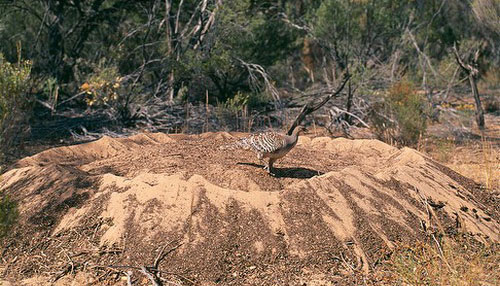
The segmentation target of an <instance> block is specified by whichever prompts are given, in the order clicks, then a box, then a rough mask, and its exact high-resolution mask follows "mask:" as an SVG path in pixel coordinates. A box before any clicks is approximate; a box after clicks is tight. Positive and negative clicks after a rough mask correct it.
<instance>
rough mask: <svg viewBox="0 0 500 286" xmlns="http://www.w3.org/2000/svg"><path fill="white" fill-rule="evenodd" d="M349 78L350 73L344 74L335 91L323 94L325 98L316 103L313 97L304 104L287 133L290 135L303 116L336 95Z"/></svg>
mask: <svg viewBox="0 0 500 286" xmlns="http://www.w3.org/2000/svg"><path fill="white" fill-rule="evenodd" d="M349 79H351V75H350V74H346V75H345V76H344V80H343V81H342V83H341V84H340V86H339V87H338V88H337V90H336V91H335V92H332V93H330V94H329V95H327V96H325V98H323V100H321V101H320V102H318V103H316V100H315V99H313V100H311V101H309V102H308V103H307V104H306V105H304V107H302V110H301V111H300V113H299V115H297V117H296V118H295V121H294V122H293V124H292V126H290V129H288V132H287V134H288V135H291V134H292V132H293V129H295V127H297V126H299V125H300V123H301V122H302V121H303V120H304V118H306V115H308V114H311V113H313V112H314V111H316V110H318V109H320V108H321V107H322V106H323V105H325V104H326V103H327V102H328V101H329V100H330V99H331V98H332V97H334V96H337V95H338V94H340V92H341V91H342V90H343V89H344V86H345V85H346V83H347V82H348V81H349Z"/></svg>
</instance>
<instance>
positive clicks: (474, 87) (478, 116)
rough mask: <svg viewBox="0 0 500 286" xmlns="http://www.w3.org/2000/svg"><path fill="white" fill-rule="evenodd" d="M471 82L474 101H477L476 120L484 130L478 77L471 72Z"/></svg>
mask: <svg viewBox="0 0 500 286" xmlns="http://www.w3.org/2000/svg"><path fill="white" fill-rule="evenodd" d="M468 76H469V82H470V87H471V89H472V94H473V95H474V101H475V102H476V122H477V126H478V127H479V129H481V130H484V112H483V107H482V106H481V98H480V97H479V92H478V90H477V84H476V78H475V77H474V75H473V74H472V73H469V75H468Z"/></svg>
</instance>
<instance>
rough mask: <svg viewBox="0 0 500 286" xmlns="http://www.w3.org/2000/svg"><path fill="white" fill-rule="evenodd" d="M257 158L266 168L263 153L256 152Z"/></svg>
mask: <svg viewBox="0 0 500 286" xmlns="http://www.w3.org/2000/svg"><path fill="white" fill-rule="evenodd" d="M257 159H259V162H260V163H261V164H262V165H264V170H267V166H266V162H264V155H263V154H262V153H257Z"/></svg>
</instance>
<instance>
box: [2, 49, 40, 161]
mask: <svg viewBox="0 0 500 286" xmlns="http://www.w3.org/2000/svg"><path fill="white" fill-rule="evenodd" d="M30 72H31V63H30V62H29V61H19V62H18V63H16V64H12V63H9V62H7V61H6V60H5V59H4V57H3V55H2V54H0V162H2V161H3V160H4V159H5V158H4V155H5V153H6V152H7V151H8V150H9V149H10V148H11V147H12V146H13V144H15V143H16V142H18V140H19V139H20V138H21V136H22V135H23V134H25V132H23V131H25V130H26V126H27V123H28V120H29V115H30V114H31V107H32V104H31V102H30V100H29V98H28V96H27V94H26V91H27V89H28V80H29V76H30Z"/></svg>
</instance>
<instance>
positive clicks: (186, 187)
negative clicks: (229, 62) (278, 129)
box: [0, 133, 499, 285]
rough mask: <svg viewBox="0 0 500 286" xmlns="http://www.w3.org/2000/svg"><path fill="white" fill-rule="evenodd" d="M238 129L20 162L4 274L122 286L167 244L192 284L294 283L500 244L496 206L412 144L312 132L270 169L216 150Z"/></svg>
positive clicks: (6, 181) (110, 144)
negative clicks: (466, 238) (452, 245)
mask: <svg viewBox="0 0 500 286" xmlns="http://www.w3.org/2000/svg"><path fill="white" fill-rule="evenodd" d="M239 135H241V134H229V133H206V134H201V135H193V136H187V135H170V136H168V135H165V134H140V135H136V136H132V137H129V138H126V139H112V138H109V137H104V138H102V139H100V140H98V141H95V142H92V143H87V144H82V145H76V146H71V147H61V148H54V149H50V150H47V151H45V152H42V153H40V154H37V155H35V156H32V157H28V158H25V159H23V160H20V161H19V162H18V163H17V164H16V167H15V168H14V169H12V170H10V171H8V172H7V173H5V174H4V175H3V176H2V181H1V182H0V190H3V191H6V192H7V193H8V194H9V195H10V196H11V198H13V199H15V200H16V201H18V203H19V210H20V218H19V225H18V226H17V227H16V228H14V230H13V232H12V233H11V235H10V236H9V237H8V239H7V240H6V241H5V242H4V245H3V247H4V248H3V249H4V250H3V253H2V260H3V261H1V262H0V263H2V264H1V265H0V274H1V273H2V270H3V272H4V276H6V277H7V278H8V279H10V280H13V281H16V280H17V281H21V280H22V281H24V283H25V285H31V284H30V283H35V284H37V285H51V284H50V283H52V282H54V281H57V282H56V284H55V285H84V284H81V283H80V282H78V281H86V282H88V283H91V285H100V284H102V285H115V284H112V283H111V284H109V283H110V281H118V282H116V283H117V284H116V285H124V284H123V283H125V282H124V281H121V280H120V279H118V280H115V279H117V277H119V276H123V274H120V273H119V272H117V271H120V270H123V271H127V270H134V271H136V270H137V269H135V268H130V267H120V266H133V267H141V266H149V265H152V264H153V262H154V260H155V258H156V257H157V255H158V253H159V251H160V249H162V248H163V249H164V250H166V252H165V254H166V255H167V256H166V258H165V259H162V260H161V261H159V266H160V267H159V268H160V269H161V270H163V271H166V272H168V273H164V276H165V275H166V276H168V277H169V278H168V279H171V281H177V282H178V283H179V284H180V285H191V284H194V285H213V283H222V284H223V285H226V284H232V285H291V284H295V283H299V282H301V281H312V280H314V279H316V278H317V277H320V280H321V281H328V280H331V279H333V278H334V277H338V275H341V274H342V273H344V272H345V271H347V270H349V269H351V268H358V269H361V270H364V271H369V270H370V269H371V268H373V267H374V265H375V264H377V263H378V262H379V261H380V259H383V257H384V256H385V255H386V254H387V253H388V252H389V251H390V250H391V249H392V248H393V247H394V245H395V243H401V242H409V243H411V242H413V241H415V240H418V239H421V238H423V237H425V234H426V232H427V233H429V232H433V231H436V230H439V231H448V232H449V231H456V230H460V231H465V232H469V233H470V234H472V235H473V236H475V237H476V238H477V239H478V240H480V241H494V242H498V240H499V223H498V202H496V201H494V200H493V199H492V198H490V197H488V196H487V195H485V194H483V193H482V192H481V191H479V189H478V188H477V186H476V185H474V184H473V183H472V182H471V181H469V180H467V179H465V178H463V177H461V176H460V175H458V174H456V173H454V172H453V171H451V170H449V169H447V168H445V167H443V166H441V165H439V164H437V163H435V162H433V161H432V160H430V159H428V158H427V157H425V156H423V155H422V154H420V153H419V152H417V151H415V150H413V149H409V148H403V149H397V148H394V147H391V146H389V145H387V144H384V143H382V142H380V141H377V140H347V139H342V138H339V139H330V138H326V137H320V138H314V139H310V138H307V137H302V138H301V139H300V141H299V144H298V145H297V147H296V148H295V149H294V150H292V152H291V153H290V154H289V155H287V156H286V157H285V158H284V159H283V160H282V161H281V162H278V163H277V164H276V167H277V168H278V169H277V176H276V177H271V176H269V175H267V173H266V172H265V171H264V170H262V169H261V167H262V166H261V165H259V164H260V163H259V162H258V160H257V159H256V157H255V156H254V155H253V154H252V153H249V152H247V151H234V152H233V151H231V152H227V151H223V150H219V149H218V146H220V145H221V144H224V143H227V142H229V141H231V140H234V139H235V138H236V137H237V136H239ZM110 265H114V266H113V267H111V268H110V267H107V266H110ZM75 273H76V274H75ZM74 275H76V276H74ZM134 275H137V276H135V277H138V275H139V274H138V272H134ZM169 275H170V276H169ZM82 277H83V278H82ZM143 277H145V276H143ZM315 277H316V278H315ZM33 279H35V280H33ZM37 279H38V280H37ZM33 281H36V282H33ZM44 281H45V282H44ZM44 283H46V284H44ZM71 283H73V284H71ZM105 283H108V284H105ZM137 283H143V284H144V285H146V284H145V283H146V281H143V280H140V281H137ZM125 285H126V284H125ZM141 285H142V284H141Z"/></svg>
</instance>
